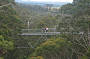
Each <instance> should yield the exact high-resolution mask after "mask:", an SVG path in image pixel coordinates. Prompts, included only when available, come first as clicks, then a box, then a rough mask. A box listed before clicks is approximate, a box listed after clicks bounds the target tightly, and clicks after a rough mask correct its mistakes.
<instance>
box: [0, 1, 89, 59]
mask: <svg viewBox="0 0 90 59" xmlns="http://www.w3.org/2000/svg"><path fill="white" fill-rule="evenodd" d="M13 2H14V0H0V5H1V6H2V5H6V4H8V3H12V4H13V5H8V6H4V7H1V8H0V59H2V58H4V59H32V57H34V56H35V57H36V58H37V56H41V57H42V59H90V40H89V39H90V37H89V36H90V35H88V33H89V32H90V20H89V19H90V18H89V17H90V11H89V10H90V8H89V7H90V1H89V0H74V1H73V3H71V4H70V3H69V4H66V5H63V6H62V7H61V9H60V13H58V14H57V13H52V12H50V11H48V10H47V9H46V8H44V7H41V6H36V5H25V4H19V3H16V4H15V3H13ZM27 21H30V28H33V29H36V28H44V27H48V28H56V29H57V31H58V32H61V33H60V35H57V36H51V37H49V36H47V39H49V40H45V39H46V38H42V37H39V36H30V37H29V36H23V37H20V36H18V35H17V34H19V33H20V31H21V29H22V28H27ZM32 25H33V26H32ZM33 45H34V46H33ZM17 46H21V47H23V46H26V47H31V48H16V47H17ZM7 55H8V56H7Z"/></svg>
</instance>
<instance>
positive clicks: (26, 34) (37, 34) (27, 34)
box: [20, 32, 60, 36]
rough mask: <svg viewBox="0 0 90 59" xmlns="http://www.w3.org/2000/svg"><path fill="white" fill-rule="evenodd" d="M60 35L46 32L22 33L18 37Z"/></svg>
mask: <svg viewBox="0 0 90 59" xmlns="http://www.w3.org/2000/svg"><path fill="white" fill-rule="evenodd" d="M57 34H60V32H46V33H40V32H38V33H22V34H20V35H22V36H40V35H57Z"/></svg>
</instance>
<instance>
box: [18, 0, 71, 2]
mask: <svg viewBox="0 0 90 59" xmlns="http://www.w3.org/2000/svg"><path fill="white" fill-rule="evenodd" d="M16 1H18V2H29V1H35V2H72V1H73V0H16Z"/></svg>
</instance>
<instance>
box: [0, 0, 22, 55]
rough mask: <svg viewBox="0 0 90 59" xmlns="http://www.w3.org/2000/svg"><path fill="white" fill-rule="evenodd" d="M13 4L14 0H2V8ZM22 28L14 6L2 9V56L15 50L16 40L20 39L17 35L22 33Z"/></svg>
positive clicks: (0, 26) (0, 43)
mask: <svg viewBox="0 0 90 59" xmlns="http://www.w3.org/2000/svg"><path fill="white" fill-rule="evenodd" d="M12 2H13V1H12V0H5V1H1V0H0V4H1V5H2V6H3V5H5V4H6V3H7V4H8V3H12ZM2 3H3V4H2ZM20 28H22V22H21V21H20V18H19V17H18V15H17V14H16V11H15V10H14V9H13V8H12V6H11V5H7V6H4V7H0V56H5V55H6V54H7V53H9V51H12V50H14V47H15V41H14V40H15V39H19V37H18V36H17V33H19V32H20Z"/></svg>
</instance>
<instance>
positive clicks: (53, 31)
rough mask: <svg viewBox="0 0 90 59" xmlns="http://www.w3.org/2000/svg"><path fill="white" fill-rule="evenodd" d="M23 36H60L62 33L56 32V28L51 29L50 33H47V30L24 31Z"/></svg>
mask: <svg viewBox="0 0 90 59" xmlns="http://www.w3.org/2000/svg"><path fill="white" fill-rule="evenodd" d="M21 31H22V32H21V34H19V35H22V36H41V35H48V36H51V35H58V34H60V32H57V31H56V28H49V29H48V32H45V30H43V29H22V30H21Z"/></svg>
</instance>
